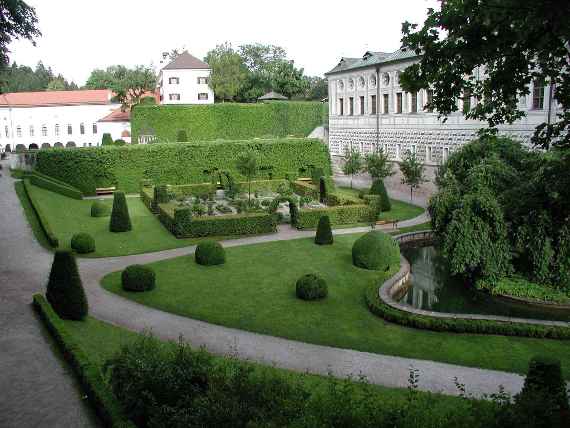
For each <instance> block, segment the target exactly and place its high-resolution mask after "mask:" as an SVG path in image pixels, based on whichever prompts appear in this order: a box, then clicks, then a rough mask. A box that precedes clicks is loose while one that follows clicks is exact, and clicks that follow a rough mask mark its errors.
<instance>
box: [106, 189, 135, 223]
mask: <svg viewBox="0 0 570 428" xmlns="http://www.w3.org/2000/svg"><path fill="white" fill-rule="evenodd" d="M131 229H132V225H131V218H130V217H129V207H128V206H127V199H126V198H125V194H124V193H123V192H115V194H114V195H113V211H112V212H111V221H110V223H109V230H110V231H111V232H127V231H129V230H131Z"/></svg>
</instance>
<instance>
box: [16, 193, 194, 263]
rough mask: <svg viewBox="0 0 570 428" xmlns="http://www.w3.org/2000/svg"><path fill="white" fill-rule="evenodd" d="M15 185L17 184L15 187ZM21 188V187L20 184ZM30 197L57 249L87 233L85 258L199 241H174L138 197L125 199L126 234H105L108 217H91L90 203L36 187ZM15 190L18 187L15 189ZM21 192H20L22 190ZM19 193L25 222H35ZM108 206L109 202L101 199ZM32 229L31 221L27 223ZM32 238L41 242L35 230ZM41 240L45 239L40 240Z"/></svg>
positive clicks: (162, 248)
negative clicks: (91, 243) (91, 244)
mask: <svg viewBox="0 0 570 428" xmlns="http://www.w3.org/2000/svg"><path fill="white" fill-rule="evenodd" d="M17 185H18V183H17ZM20 186H21V184H20ZM31 188H32V192H33V193H32V197H33V198H34V199H35V200H36V201H38V202H39V204H40V207H41V209H42V211H43V212H44V213H45V215H46V217H47V218H48V221H49V223H50V225H51V227H52V229H53V231H54V232H55V234H56V235H57V237H58V238H59V242H60V248H66V249H68V248H69V245H70V241H71V237H72V236H73V235H74V234H75V233H79V232H87V233H89V234H91V236H93V237H94V238H95V245H96V251H95V252H94V253H92V254H87V255H84V256H87V257H112V256H124V255H129V254H140V253H145V252H152V251H160V250H167V249H171V248H178V247H186V246H188V245H193V244H195V243H196V242H198V241H199V239H195V238H190V239H176V238H175V237H174V235H172V234H171V233H170V232H169V231H168V230H167V229H166V228H165V227H164V226H163V225H162V223H160V221H159V220H158V218H157V217H155V216H154V215H152V213H151V212H150V211H149V210H148V208H147V207H145V206H144V204H143V203H142V202H141V200H140V198H138V197H129V198H127V203H128V206H129V214H130V216H131V222H132V224H133V230H132V231H130V232H121V233H112V232H109V217H99V218H95V217H91V204H92V203H93V200H88V199H84V200H77V199H71V198H68V197H66V196H62V195H60V194H58V193H54V192H50V191H49V190H45V189H42V188H40V187H37V186H31ZM17 189H18V187H17ZM22 190H23V189H22ZM22 190H20V192H19V193H18V196H19V197H20V201H21V202H22V206H23V207H24V210H25V211H26V216H27V217H28V220H29V219H30V218H35V214H34V213H33V211H31V212H30V209H31V207H30V206H29V201H28V200H27V198H25V194H23V193H22ZM104 202H105V203H106V204H108V205H109V206H112V203H113V200H112V199H104ZM30 224H31V226H32V228H34V221H31V222H30ZM36 226H37V225H36ZM35 234H36V237H38V238H39V239H41V238H40V237H41V236H42V232H41V231H39V232H38V230H37V228H36V230H35ZM44 239H45V238H44Z"/></svg>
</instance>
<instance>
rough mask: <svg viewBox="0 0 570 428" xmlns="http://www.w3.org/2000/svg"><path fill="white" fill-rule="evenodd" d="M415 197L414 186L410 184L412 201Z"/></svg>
mask: <svg viewBox="0 0 570 428" xmlns="http://www.w3.org/2000/svg"><path fill="white" fill-rule="evenodd" d="M413 198H414V188H413V187H412V186H410V201H412V200H413Z"/></svg>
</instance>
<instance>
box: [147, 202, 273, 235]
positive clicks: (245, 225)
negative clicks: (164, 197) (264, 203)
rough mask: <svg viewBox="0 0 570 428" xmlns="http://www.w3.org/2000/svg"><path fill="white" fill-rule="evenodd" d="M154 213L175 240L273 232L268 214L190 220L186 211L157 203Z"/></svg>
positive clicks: (192, 218)
mask: <svg viewBox="0 0 570 428" xmlns="http://www.w3.org/2000/svg"><path fill="white" fill-rule="evenodd" d="M158 210H159V212H158V218H159V220H160V221H161V222H162V224H163V225H164V226H165V227H166V228H167V229H168V230H170V232H172V233H173V234H174V236H176V237H177V238H200V237H205V236H231V235H258V234H262V233H273V232H276V231H277V222H276V220H275V216H274V215H272V214H265V213H255V214H230V215H220V216H213V217H210V216H204V217H192V214H191V211H190V208H175V207H174V206H172V205H171V204H159V206H158Z"/></svg>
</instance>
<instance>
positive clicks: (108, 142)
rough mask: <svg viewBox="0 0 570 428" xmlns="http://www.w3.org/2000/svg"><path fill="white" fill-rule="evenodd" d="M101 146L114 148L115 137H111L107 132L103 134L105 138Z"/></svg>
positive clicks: (102, 139)
mask: <svg viewBox="0 0 570 428" xmlns="http://www.w3.org/2000/svg"><path fill="white" fill-rule="evenodd" d="M101 145H102V146H112V145H113V137H111V134H109V133H108V132H105V133H104V134H103V137H102V138H101Z"/></svg>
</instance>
